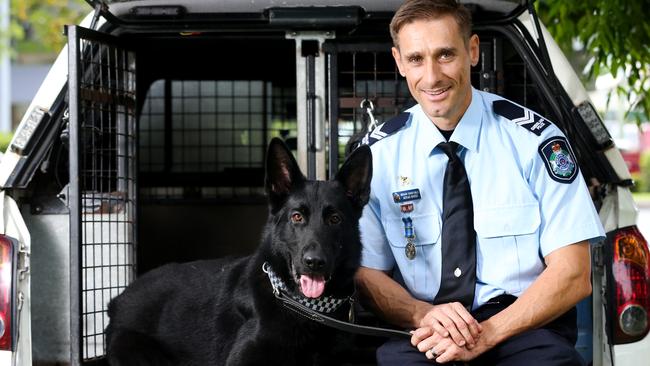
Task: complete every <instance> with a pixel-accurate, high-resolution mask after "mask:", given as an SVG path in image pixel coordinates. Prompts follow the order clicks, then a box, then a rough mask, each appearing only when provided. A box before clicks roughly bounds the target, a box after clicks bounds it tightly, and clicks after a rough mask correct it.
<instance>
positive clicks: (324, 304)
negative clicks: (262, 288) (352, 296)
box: [262, 262, 349, 314]
mask: <svg viewBox="0 0 650 366" xmlns="http://www.w3.org/2000/svg"><path fill="white" fill-rule="evenodd" d="M262 271H264V273H266V274H267V275H268V276H269V281H271V287H273V293H274V294H275V295H276V296H278V295H279V294H280V292H282V293H284V294H285V295H287V296H289V297H290V298H292V299H293V300H295V301H297V302H299V303H300V304H302V305H303V306H305V307H307V308H309V309H311V310H314V311H317V312H319V313H325V314H328V313H331V312H333V311H335V310H337V309H338V308H339V307H341V305H342V304H343V303H344V302H346V301H348V300H349V299H348V298H345V299H336V298H333V297H331V296H321V297H319V298H316V299H312V298H309V297H305V296H302V295H299V294H295V293H291V292H289V289H288V288H287V285H286V284H285V283H284V282H282V280H281V279H280V277H278V276H277V275H276V274H275V272H273V270H272V269H271V265H270V264H269V263H268V262H264V264H262Z"/></svg>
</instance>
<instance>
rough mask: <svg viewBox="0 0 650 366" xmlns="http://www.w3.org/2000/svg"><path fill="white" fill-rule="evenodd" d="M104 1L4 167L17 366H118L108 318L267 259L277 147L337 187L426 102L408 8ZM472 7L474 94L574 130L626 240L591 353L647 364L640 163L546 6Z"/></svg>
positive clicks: (6, 260)
mask: <svg viewBox="0 0 650 366" xmlns="http://www.w3.org/2000/svg"><path fill="white" fill-rule="evenodd" d="M87 1H88V2H89V4H90V5H91V6H92V7H93V8H94V12H93V13H91V14H90V15H89V16H88V17H87V18H86V20H85V21H84V22H83V23H82V25H80V26H69V27H67V29H66V34H67V37H68V45H67V47H66V48H64V50H63V51H62V52H61V54H60V56H59V57H58V59H57V61H56V62H55V64H54V65H53V67H52V69H51V71H50V73H49V74H48V76H47V77H46V79H45V80H44V82H43V84H42V86H41V88H40V90H39V91H38V93H37V94H36V96H35V98H34V100H33V102H32V104H31V105H30V107H29V110H28V112H27V113H26V115H25V116H24V118H23V120H22V121H21V123H20V126H19V127H18V129H17V130H16V132H15V136H14V138H13V140H12V142H11V145H10V147H9V148H8V150H7V151H6V153H5V155H4V156H3V158H2V161H1V163H0V186H1V187H2V191H0V202H2V205H0V210H1V215H0V218H1V219H0V249H1V250H0V254H1V256H0V263H1V264H0V265H1V268H2V271H0V349H1V351H0V365H21V366H22V365H31V364H33V365H54V364H72V365H80V364H84V365H90V364H102V363H105V360H104V358H103V356H104V352H105V337H104V328H105V327H106V325H107V321H108V319H107V316H106V313H105V310H106V304H107V303H108V301H109V300H110V299H111V298H112V297H114V296H116V295H117V294H119V293H120V292H121V291H122V290H123V289H124V288H125V287H126V286H127V285H128V284H129V283H130V282H131V281H132V280H133V279H134V278H136V277H137V276H138V275H139V274H141V273H143V272H146V271H147V270H149V269H151V268H153V267H156V266H158V265H161V264H163V263H167V262H171V261H186V260H192V259H198V258H208V257H219V256H224V255H231V254H235V255H236V254H244V253H249V252H250V251H252V250H253V249H254V248H255V247H256V245H257V241H258V238H259V236H260V232H259V231H260V228H261V227H262V224H263V222H264V219H265V216H266V206H265V201H264V197H263V190H262V182H263V161H264V160H263V155H264V151H265V146H266V143H267V141H269V139H270V138H271V137H272V136H281V137H283V138H284V139H285V140H286V141H287V142H288V143H289V145H291V146H293V148H294V149H295V154H296V156H297V158H298V161H299V163H300V164H301V166H302V168H303V170H304V171H306V172H308V175H309V176H310V177H312V178H326V177H328V176H331V175H332V174H334V173H335V172H336V170H337V167H338V164H339V163H340V162H341V159H342V156H343V154H344V149H345V144H346V142H347V141H348V139H349V138H350V136H352V135H353V134H355V133H357V132H359V131H363V130H365V129H367V128H368V126H369V125H371V124H372V123H373V122H376V121H379V122H381V121H386V120H388V119H389V118H390V117H392V116H393V115H395V114H397V113H399V112H400V111H402V110H404V109H405V108H407V107H408V106H410V105H412V104H413V103H414V101H413V100H412V99H411V97H410V95H409V92H408V88H407V86H406V83H405V81H404V80H403V79H402V78H401V77H400V76H399V74H398V73H397V71H396V69H395V66H394V63H393V60H392V57H391V55H390V46H391V40H390V35H389V32H388V23H389V22H390V19H391V17H392V13H393V12H394V10H395V9H396V8H397V7H398V6H399V4H400V2H401V1H399V0H387V1H375V0H360V1H357V2H349V1H343V0H328V1H320V2H318V1H309V0H302V1H301V0H282V1H280V0H255V1H240V0H222V1H211V0H131V1H129V0H120V1H117V0H114V1H110V0H104V1H102V0H87ZM463 2H465V3H466V4H467V6H468V7H470V9H471V10H472V12H473V13H474V21H475V31H476V32H477V33H478V34H479V36H480V39H481V48H480V52H481V59H480V62H479V64H478V66H476V67H475V68H474V69H473V72H472V83H473V85H474V86H475V87H476V88H479V89H481V90H487V91H491V92H494V93H497V94H500V95H503V96H505V97H507V98H509V99H511V100H513V101H515V102H518V103H520V104H522V105H525V106H527V107H529V108H531V109H533V110H535V111H537V112H539V113H540V114H542V115H544V116H546V117H547V118H548V119H550V120H552V121H555V122H556V124H557V125H558V126H559V127H560V128H561V129H562V130H563V131H564V132H565V133H566V135H567V136H568V138H569V140H570V141H571V143H572V146H573V148H574V151H575V153H576V156H577V160H578V162H579V164H580V168H581V169H582V174H583V175H584V177H585V179H586V181H587V184H588V186H589V187H590V190H591V192H592V195H593V199H594V203H595V205H596V207H597V209H598V210H599V212H600V217H601V219H602V222H603V224H604V226H605V229H606V231H607V233H608V234H607V240H605V241H604V242H602V243H600V244H599V245H597V246H595V247H594V248H593V251H592V260H593V289H594V290H593V295H592V297H591V298H589V299H587V300H585V301H583V302H582V303H581V304H580V305H579V313H580V315H579V323H580V324H579V326H580V335H579V340H578V344H577V345H576V347H577V348H578V349H579V350H580V352H581V354H582V355H583V357H584V358H585V359H586V360H587V362H588V363H593V365H616V366H621V365H641V364H647V362H648V361H647V360H648V359H650V338H648V327H649V325H648V310H649V307H650V292H649V291H648V287H649V284H650V265H649V262H648V261H649V258H648V256H649V255H648V246H647V242H646V240H645V239H644V238H643V237H642V236H641V234H640V233H639V231H638V230H637V228H636V226H635V220H636V208H635V205H634V202H633V200H632V196H631V195H630V189H629V188H630V186H631V185H632V184H633V182H632V180H631V178H630V175H629V173H628V171H627V168H626V166H625V163H624V162H623V159H622V158H621V155H620V153H619V152H618V150H617V149H616V147H615V146H614V143H613V141H612V139H611V137H610V135H609V133H608V132H607V130H606V128H605V127H604V125H603V123H602V122H601V119H600V117H599V116H598V115H597V114H596V113H595V111H594V108H593V106H592V105H591V104H590V102H589V99H588V97H587V94H586V92H585V90H584V88H583V86H582V85H581V83H580V81H579V80H578V78H577V76H576V75H575V73H574V72H573V71H572V69H571V67H570V65H569V63H568V62H567V60H566V58H565V57H564V56H563V55H562V53H561V52H560V50H559V48H558V47H557V45H556V44H555V43H554V42H553V40H552V38H551V37H550V35H549V34H548V33H547V32H546V30H545V29H544V27H543V26H542V25H541V24H539V22H538V20H537V18H536V16H535V15H534V12H533V10H532V5H531V4H530V3H529V1H526V0H509V1H507V0H481V1H479V0H475V1H471V0H469V1H467V0H465V1H463ZM567 230H570V228H567ZM375 344H376V342H375V343H373V342H372V341H368V342H365V343H364V342H360V343H359V345H358V347H359V349H358V352H356V353H355V354H356V358H355V359H350V360H349V362H348V363H349V364H372V362H373V361H372V360H373V346H374V345H375Z"/></svg>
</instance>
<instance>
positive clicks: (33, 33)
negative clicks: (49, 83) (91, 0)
mask: <svg viewBox="0 0 650 366" xmlns="http://www.w3.org/2000/svg"><path fill="white" fill-rule="evenodd" d="M90 11H91V7H90V6H89V5H88V4H87V3H86V2H85V1H84V0H11V25H10V33H11V34H10V36H11V38H12V40H13V43H14V45H15V48H16V50H18V52H58V51H60V50H61V47H62V46H63V44H64V43H65V42H66V38H65V36H64V35H63V26H64V25H66V24H77V23H79V21H80V20H81V19H82V17H83V16H84V15H85V14H87V13H88V12H90Z"/></svg>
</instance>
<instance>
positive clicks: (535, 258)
mask: <svg viewBox="0 0 650 366" xmlns="http://www.w3.org/2000/svg"><path fill="white" fill-rule="evenodd" d="M540 223H541V216H540V212H539V204H538V203H537V202H531V203H527V204H519V205H512V206H498V207H486V208H476V209H475V210H474V228H475V230H476V235H477V240H478V241H477V251H476V254H477V257H476V260H477V263H476V265H477V274H478V277H479V278H478V279H479V280H480V281H481V282H483V283H485V284H487V285H490V286H493V287H496V288H500V289H503V290H505V291H507V292H508V293H510V294H513V295H518V294H520V292H521V291H522V290H523V287H524V286H527V284H528V283H529V282H530V280H531V279H532V278H533V277H534V275H535V273H533V272H536V271H537V270H538V267H539V262H540V260H539V233H538V228H539V226H540Z"/></svg>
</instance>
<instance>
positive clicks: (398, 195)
mask: <svg viewBox="0 0 650 366" xmlns="http://www.w3.org/2000/svg"><path fill="white" fill-rule="evenodd" d="M420 198H422V196H420V190H419V189H417V188H415V189H409V190H407V191H399V192H393V202H395V203H401V202H408V201H415V200H419V199H420Z"/></svg>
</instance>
